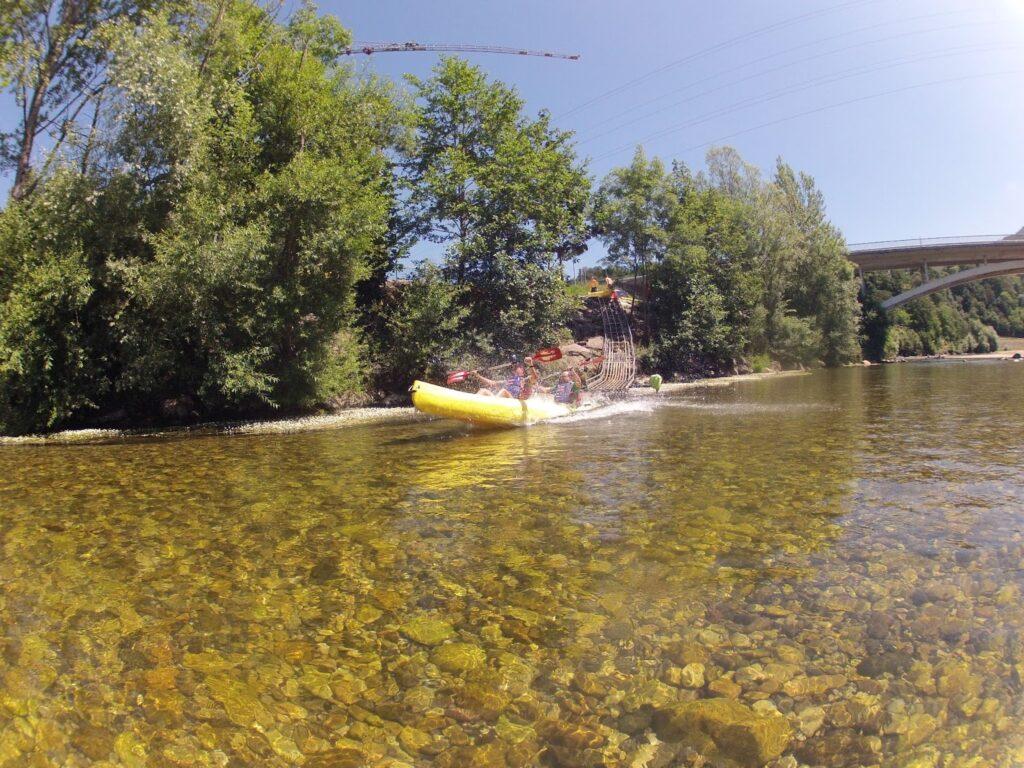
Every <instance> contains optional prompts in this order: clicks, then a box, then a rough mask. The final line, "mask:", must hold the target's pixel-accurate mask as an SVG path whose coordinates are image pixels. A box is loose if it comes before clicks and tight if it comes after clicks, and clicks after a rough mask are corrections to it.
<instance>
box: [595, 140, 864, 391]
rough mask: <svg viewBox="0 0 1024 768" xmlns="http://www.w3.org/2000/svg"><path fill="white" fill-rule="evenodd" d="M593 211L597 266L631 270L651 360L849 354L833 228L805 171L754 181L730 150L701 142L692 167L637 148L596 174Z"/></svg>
mask: <svg viewBox="0 0 1024 768" xmlns="http://www.w3.org/2000/svg"><path fill="white" fill-rule="evenodd" d="M594 219H595V231H596V232H597V233H598V235H599V236H600V237H601V238H602V239H603V240H604V242H605V243H606V245H607V247H608V253H609V266H612V267H619V268H620V269H621V268H624V269H627V270H629V271H632V272H634V273H640V275H641V276H642V280H641V283H640V285H641V286H642V289H643V290H641V295H645V294H649V302H650V305H651V313H650V314H651V317H650V321H651V326H652V327H651V331H652V332H651V342H652V348H651V352H652V358H653V360H654V362H655V364H656V365H657V366H658V367H659V368H661V369H663V370H665V371H684V372H696V371H704V370H708V369H722V368H723V367H727V366H730V365H731V364H732V361H733V360H734V359H735V358H739V357H742V356H745V355H750V354H758V353H760V354H768V355H770V356H771V357H773V358H775V359H777V360H780V361H783V362H785V363H792V364H797V363H799V364H804V365H810V364H814V363H816V362H818V361H821V362H823V363H826V364H829V365H839V364H842V363H845V362H849V361H852V360H854V359H857V357H858V355H859V354H860V349H859V344H858V338H857V333H858V325H857V320H858V305H857V284H856V281H855V279H854V275H853V270H852V267H851V265H850V264H849V262H848V261H847V260H846V258H845V245H844V242H843V239H842V235H841V234H840V233H839V231H838V230H837V229H836V228H835V227H834V226H833V225H831V224H830V223H829V222H828V220H827V218H826V216H825V207H824V201H823V198H822V196H821V193H820V192H819V191H818V190H817V189H816V187H815V186H814V181H813V180H812V179H811V178H810V177H809V176H806V175H800V176H797V175H796V174H794V172H793V171H792V169H790V168H789V166H787V165H785V164H784V163H782V162H780V163H779V164H778V167H777V169H776V174H775V178H774V179H773V180H772V181H771V182H766V181H764V180H763V179H762V178H761V175H760V173H759V171H758V170H757V169H756V168H754V167H752V166H750V165H748V164H746V163H744V162H743V161H742V160H741V159H740V157H739V156H738V155H737V154H736V153H735V151H733V150H731V149H719V150H713V151H712V152H710V153H709V154H708V158H707V168H706V170H705V171H703V172H701V173H698V174H696V175H694V174H693V173H692V172H691V171H690V170H689V169H688V168H686V167H685V166H683V165H679V164H677V165H676V166H675V167H674V168H673V169H672V170H671V171H669V172H666V171H665V169H664V167H663V166H662V165H661V164H660V162H659V161H657V160H653V161H648V160H647V159H646V158H645V157H644V155H643V152H642V151H639V150H638V151H637V154H636V155H635V156H634V158H633V162H632V164H631V165H630V166H629V167H628V168H622V169H616V170H614V171H612V172H611V173H610V174H609V175H608V177H607V178H606V179H605V181H604V182H603V183H602V184H601V186H600V188H599V190H598V193H597V196H596V203H595V208H594ZM648 280H649V283H650V286H649V291H648V290H646V289H647V283H648Z"/></svg>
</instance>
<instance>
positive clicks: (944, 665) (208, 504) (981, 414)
mask: <svg viewBox="0 0 1024 768" xmlns="http://www.w3.org/2000/svg"><path fill="white" fill-rule="evenodd" d="M1022 387H1024V365H1014V364H1011V363H993V364H981V363H978V364H971V365H965V364H942V365H903V366H890V367H883V368H872V369H865V370H861V369H848V370H841V371H835V372H819V373H815V374H813V375H809V376H802V377H787V378H778V379H771V380H767V381H761V382H750V383H744V384H739V385H736V386H733V387H728V388H721V389H709V390H705V391H690V392H687V393H685V394H682V395H675V396H667V395H661V396H659V397H657V398H653V397H652V398H651V399H649V400H642V401H637V402H630V403H627V404H622V405H619V406H616V407H615V408H614V409H613V411H611V412H608V411H606V412H598V413H592V414H587V415H586V416H584V417H580V418H577V419H569V420H566V421H563V422H561V423H551V424H545V425H538V426H535V427H532V428H529V429H521V430H512V431H482V430H471V429H468V428H464V427H462V426H460V425H458V424H455V423H453V422H443V421H423V420H415V421H409V422H408V423H402V424H389V425H383V426H381V425H378V426H367V427H354V428H349V429H339V430H334V431H320V432H310V433H304V434H303V433H300V434H282V435H258V436H210V437H177V438H175V437H169V438H157V439H154V438H147V439H140V440H136V441H131V440H128V441H120V442H115V443H112V444H103V445H83V446H44V447H39V446H34V447H25V446H8V447H4V448H0V503H2V507H0V546H2V561H0V629H2V632H0V765H4V766H7V765H11V766H15V765H18V766H20V765H32V766H45V765H54V766H57V765H59V766H81V765H105V764H110V765H128V766H165V765H167V766H176V765H197V766H202V765H219V766H227V765H230V766H248V765H260V766H281V765H307V766H314V767H316V766H361V765H417V766H419V765H438V766H456V765H460V766H462V765H464V766H470V765H482V766H503V765H508V766H518V765H534V764H536V765H559V764H561V765H590V766H597V765H608V766H628V765H636V766H640V765H644V764H650V765H652V766H654V765H666V764H668V765H674V764H677V765H700V764H701V762H700V761H701V760H702V759H704V758H705V757H706V758H708V759H709V760H710V761H711V764H713V765H717V764H721V765H732V764H733V763H730V762H728V761H729V760H730V759H739V760H741V761H742V760H743V759H744V758H742V757H737V756H736V754H734V753H732V752H730V751H729V749H725V750H724V751H716V750H715V749H711V748H710V747H711V746H712V745H710V744H709V745H708V746H709V749H708V750H707V754H705V755H703V756H701V755H700V754H698V753H699V752H700V750H695V749H694V748H693V747H692V746H689V747H687V746H685V745H680V744H678V743H671V742H669V743H662V742H661V741H660V740H659V739H657V738H656V737H655V736H654V735H653V734H654V729H653V728H652V715H654V713H656V712H658V711H659V710H661V709H664V708H666V707H669V706H670V705H671V704H672V703H673V702H676V701H688V700H692V699H696V698H709V697H725V698H735V699H737V700H738V701H739V702H741V703H742V704H744V705H745V706H748V707H752V708H753V709H755V710H757V711H759V712H760V713H762V714H763V715H764V716H776V715H775V714H774V712H772V711H771V710H778V712H779V713H781V714H780V715H777V716H778V717H784V718H786V720H787V724H788V729H789V731H788V735H787V736H785V737H784V739H785V741H786V746H785V750H784V752H783V754H782V756H781V757H779V758H775V763H774V764H776V765H779V766H795V765H804V764H806V765H827V766H855V765H865V766H867V765H878V764H880V765H885V766H889V765H894V766H911V765H912V766H914V767H915V768H921V767H925V766H989V765H991V766H996V765H999V766H1013V765H1021V764H1024V735H1022V734H1024V714H1022V700H1024V695H1022V692H1021V682H1022V680H1021V677H1022V676H1024V636H1022V635H1021V632H1022V630H1024V605H1022V601H1021V587H1022V582H1024V574H1022V568H1024V534H1022V524H1024V509H1022V501H1024V473H1022V469H1024V410H1022V408H1021V405H1022V398H1021V393H1022Z"/></svg>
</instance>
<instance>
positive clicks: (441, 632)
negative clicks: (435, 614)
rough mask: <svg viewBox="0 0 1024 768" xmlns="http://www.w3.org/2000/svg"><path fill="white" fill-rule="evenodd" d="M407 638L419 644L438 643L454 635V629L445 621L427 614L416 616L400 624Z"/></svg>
mask: <svg viewBox="0 0 1024 768" xmlns="http://www.w3.org/2000/svg"><path fill="white" fill-rule="evenodd" d="M401 632H402V634H403V635H405V636H406V637H407V638H409V639H410V640H412V641H413V642H415V643H419V644H420V645H440V644H441V643H443V642H444V641H445V640H450V639H451V638H453V637H454V636H455V629H454V628H453V627H452V625H451V624H449V623H448V622H447V621H442V620H440V619H434V618H431V617H429V616H418V617H417V618H415V619H410V620H409V621H407V622H406V623H405V624H403V625H402V626H401Z"/></svg>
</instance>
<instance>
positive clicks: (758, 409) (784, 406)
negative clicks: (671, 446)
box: [662, 399, 837, 415]
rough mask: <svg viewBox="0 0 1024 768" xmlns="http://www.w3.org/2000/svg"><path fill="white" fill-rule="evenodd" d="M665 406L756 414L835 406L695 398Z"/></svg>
mask: <svg viewBox="0 0 1024 768" xmlns="http://www.w3.org/2000/svg"><path fill="white" fill-rule="evenodd" d="M662 406H663V407H665V408H685V409H687V410H692V411H713V412H715V413H735V414H740V415H743V414H756V413H806V412H808V411H835V410H837V407H836V406H834V405H827V404H825V403H706V402H700V401H696V400H678V399H673V400H665V401H663V402H662Z"/></svg>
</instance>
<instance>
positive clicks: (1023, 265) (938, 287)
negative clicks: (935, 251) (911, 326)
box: [882, 259, 1024, 311]
mask: <svg viewBox="0 0 1024 768" xmlns="http://www.w3.org/2000/svg"><path fill="white" fill-rule="evenodd" d="M1008 275H1024V259H1020V260H1018V261H1004V262H1000V263H998V264H982V265H980V266H977V267H972V268H971V269H964V270H962V271H960V272H954V273H953V274H951V275H943V276H942V277H937V278H935V279H934V280H928V281H926V282H924V283H921V284H920V285H918V286H915V287H914V288H911V289H910V290H908V291H904V292H903V293H900V294H897V295H895V296H893V297H892V298H889V299H886V300H885V301H883V302H882V309H884V310H886V311H888V310H890V309H895V308H896V307H898V306H900V305H901V304H906V303H907V302H908V301H913V300H914V299H917V298H920V297H921V296H927V295H928V294H929V293H935V292H936V291H944V290H946V289H947V288H955V287H956V286H958V285H964V284H965V283H973V282H975V281H976V280H985V279H987V278H990V277H1006V276H1008Z"/></svg>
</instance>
